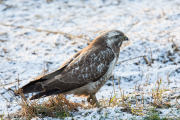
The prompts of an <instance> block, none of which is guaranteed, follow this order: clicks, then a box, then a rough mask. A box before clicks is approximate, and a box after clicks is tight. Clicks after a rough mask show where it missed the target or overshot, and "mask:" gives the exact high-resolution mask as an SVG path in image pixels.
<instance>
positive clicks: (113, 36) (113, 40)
mask: <svg viewBox="0 0 180 120" xmlns="http://www.w3.org/2000/svg"><path fill="white" fill-rule="evenodd" d="M127 40H128V37H127V36H126V35H125V34H124V33H123V32H121V31H119V30H110V31H107V32H105V33H103V34H101V35H100V36H98V37H97V38H96V39H95V40H94V43H100V44H103V43H104V44H106V45H107V46H118V47H120V46H121V45H122V43H123V41H127Z"/></svg>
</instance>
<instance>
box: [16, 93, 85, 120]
mask: <svg viewBox="0 0 180 120" xmlns="http://www.w3.org/2000/svg"><path fill="white" fill-rule="evenodd" d="M18 102H19V105H21V107H22V109H21V110H20V112H18V113H16V114H20V115H21V116H20V117H21V118H27V119H31V118H33V117H40V118H42V117H45V116H49V117H53V118H61V119H64V118H65V117H73V116H72V114H71V112H75V111H78V109H77V107H82V105H81V104H79V103H73V102H70V101H69V100H67V99H66V98H65V97H64V96H63V95H56V96H51V97H49V99H48V100H46V101H43V102H38V100H36V101H29V100H27V99H26V98H25V97H24V95H23V94H21V101H18Z"/></svg>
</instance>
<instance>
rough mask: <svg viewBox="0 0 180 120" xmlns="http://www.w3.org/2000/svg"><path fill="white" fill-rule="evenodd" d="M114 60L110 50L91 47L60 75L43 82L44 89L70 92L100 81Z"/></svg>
mask: <svg viewBox="0 0 180 120" xmlns="http://www.w3.org/2000/svg"><path fill="white" fill-rule="evenodd" d="M113 59H114V53H113V51H112V50H111V49H110V48H104V47H102V46H96V47H90V48H89V49H88V48H87V49H85V50H84V51H82V52H81V54H80V55H79V56H78V57H76V58H75V59H74V60H73V61H72V62H71V63H70V64H69V65H68V66H67V67H66V68H65V69H64V70H63V71H62V72H61V73H60V74H59V75H56V76H55V77H54V78H53V79H50V80H47V81H44V82H42V86H43V88H44V89H45V90H46V91H48V90H54V89H59V90H61V91H69V90H72V89H75V88H78V87H81V86H83V85H85V84H87V83H89V82H93V81H96V80H99V79H100V78H101V77H102V76H103V75H104V74H105V73H106V72H107V71H108V68H109V65H110V63H111V62H112V60H113Z"/></svg>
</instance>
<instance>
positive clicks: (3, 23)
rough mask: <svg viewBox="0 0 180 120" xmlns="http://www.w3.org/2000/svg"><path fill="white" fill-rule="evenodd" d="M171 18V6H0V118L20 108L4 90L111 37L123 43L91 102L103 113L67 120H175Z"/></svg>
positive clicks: (52, 0) (5, 1)
mask: <svg viewBox="0 0 180 120" xmlns="http://www.w3.org/2000/svg"><path fill="white" fill-rule="evenodd" d="M179 11H180V1H179V0H156V1H155V0H154V1H152V0H92V1H88V0H76V1H74V0H47V1H46V0H39V1H37V0H16V1H14V0H0V78H1V79H0V82H1V85H0V93H1V94H0V95H1V96H0V101H1V102H0V115H8V114H11V113H14V112H16V111H18V110H19V109H20V108H21V107H20V106H19V105H18V104H17V103H16V101H15V100H13V99H12V96H10V94H9V93H8V92H7V91H6V90H5V89H8V88H12V89H16V88H17V87H22V86H23V85H25V84H26V83H28V82H29V81H31V80H33V79H34V78H36V77H37V76H40V75H42V74H43V73H44V72H47V71H48V72H52V71H54V70H56V69H57V68H58V67H60V65H61V64H62V63H63V62H65V61H66V60H67V59H68V58H70V57H71V56H72V55H74V54H75V53H77V52H78V51H79V50H81V49H83V48H84V47H86V46H87V45H88V44H89V43H90V42H91V41H92V40H93V39H94V38H95V37H97V36H98V35H100V34H101V33H103V32H104V31H107V30H111V29H117V30H121V31H123V32H124V33H125V34H126V35H127V36H128V38H129V41H128V42H125V43H124V44H123V46H122V47H121V52H120V56H119V60H118V61H119V62H118V63H117V65H116V67H115V69H114V71H113V73H112V74H113V77H111V79H109V80H108V82H107V83H106V85H104V86H103V87H102V88H101V89H100V90H99V92H98V93H97V94H96V96H97V99H98V100H99V101H100V102H101V103H102V104H103V105H104V106H105V103H106V101H110V102H109V104H108V105H109V106H110V107H102V108H89V109H83V108H78V110H79V111H78V112H73V113H71V114H72V115H73V118H75V119H87V120H88V119H117V118H118V119H119V118H121V119H143V118H145V116H148V112H149V111H148V109H155V110H157V111H159V115H160V117H161V118H164V117H167V118H173V119H179V118H180V110H179V109H180V47H179V46H180V34H179V33H180V22H179V21H180V12H179ZM18 80H19V83H20V84H19V85H18ZM3 86H4V88H3ZM15 86H16V87H15ZM66 98H67V99H68V100H70V101H73V102H76V103H81V102H82V101H84V100H85V99H84V98H83V97H82V98H79V97H76V96H73V95H68V96H66ZM45 99H46V98H45ZM40 101H41V100H40ZM114 101H115V102H114ZM110 103H112V104H113V105H110ZM108 105H107V106H108ZM123 105H124V106H123ZM127 105H128V107H127ZM84 106H88V103H87V101H86V100H85V105H84ZM124 108H128V109H129V110H124ZM138 110H142V111H141V112H139V111H138ZM68 118H72V117H66V118H65V119H68ZM46 119H52V118H49V117H48V118H46Z"/></svg>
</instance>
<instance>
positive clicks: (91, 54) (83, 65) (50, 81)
mask: <svg viewBox="0 0 180 120" xmlns="http://www.w3.org/2000/svg"><path fill="white" fill-rule="evenodd" d="M124 40H128V38H127V37H126V36H125V35H124V33H122V32H121V31H118V30H111V31H108V32H105V33H104V34H102V35H100V36H98V37H97V38H96V39H94V41H93V42H92V43H91V44H90V45H89V46H87V47H86V48H84V49H82V50H81V51H79V52H78V53H76V54H75V55H74V56H73V57H72V58H70V59H68V60H67V61H66V62H65V63H64V64H63V65H62V66H61V67H60V68H59V69H58V70H56V71H54V72H52V73H50V74H47V75H45V76H42V77H40V78H38V79H36V80H34V81H31V82H30V83H28V84H27V85H25V86H23V87H22V88H20V89H19V90H17V91H16V93H17V94H18V93H19V92H20V91H22V92H23V93H24V94H27V93H32V92H38V94H36V95H34V96H32V97H31V98H30V100H33V99H38V98H40V97H42V96H49V95H54V94H75V95H78V96H80V95H84V96H89V97H88V98H87V101H88V102H90V103H91V104H92V105H93V104H95V103H96V105H99V104H98V101H97V99H96V96H95V94H96V93H97V92H98V90H99V89H100V88H101V87H102V86H103V85H104V84H105V83H106V81H107V80H108V78H109V77H110V75H111V73H112V71H113V69H114V67H115V65H116V63H117V60H118V58H119V52H120V47H121V45H122V43H123V41H124Z"/></svg>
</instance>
